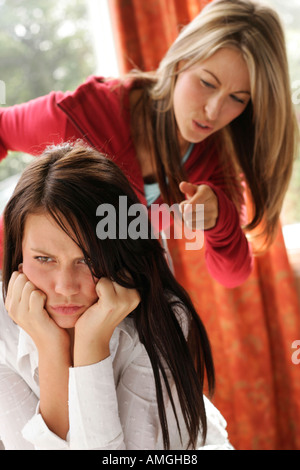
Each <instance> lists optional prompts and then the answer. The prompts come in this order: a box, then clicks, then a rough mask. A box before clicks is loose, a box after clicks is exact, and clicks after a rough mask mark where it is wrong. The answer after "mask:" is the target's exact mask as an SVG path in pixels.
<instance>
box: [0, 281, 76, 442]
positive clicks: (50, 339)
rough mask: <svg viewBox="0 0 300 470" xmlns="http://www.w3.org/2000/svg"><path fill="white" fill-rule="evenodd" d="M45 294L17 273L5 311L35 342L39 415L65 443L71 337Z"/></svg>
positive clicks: (11, 283) (8, 295) (9, 292)
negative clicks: (52, 314)
mask: <svg viewBox="0 0 300 470" xmlns="http://www.w3.org/2000/svg"><path fill="white" fill-rule="evenodd" d="M45 297H46V296H45V294H44V293H43V292H41V291H39V290H37V289H36V287H35V286H34V285H33V284H32V283H31V282H30V281H28V278H27V277H26V276H25V275H24V274H22V273H18V272H14V273H13V275H12V277H11V279H10V282H9V286H8V291H7V298H6V302H5V307H6V309H7V311H8V313H9V316H10V317H11V318H12V320H13V321H14V322H15V323H17V324H18V325H19V326H20V327H21V328H22V329H23V330H24V331H26V333H27V334H29V336H30V337H31V338H32V340H33V341H34V343H35V345H36V347H37V350H38V353H39V382H40V384H39V385H40V405H39V411H40V414H41V416H42V418H43V420H44V422H45V424H46V425H47V427H48V429H49V430H50V431H52V432H53V433H54V434H56V435H57V436H59V437H61V438H62V439H65V437H66V434H67V432H68V429H69V419H68V378H69V367H70V365H71V353H70V337H69V334H68V332H67V331H66V330H63V329H61V328H59V327H58V326H57V325H56V324H55V322H54V321H53V320H52V319H51V318H50V317H49V315H48V313H47V312H46V310H45V308H44V304H45V300H46V298H45Z"/></svg>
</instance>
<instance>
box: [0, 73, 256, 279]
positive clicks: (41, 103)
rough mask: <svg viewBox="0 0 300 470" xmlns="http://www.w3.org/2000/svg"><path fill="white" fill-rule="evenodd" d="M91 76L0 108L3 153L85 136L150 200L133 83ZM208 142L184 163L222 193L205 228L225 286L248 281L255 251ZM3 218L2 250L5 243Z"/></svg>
mask: <svg viewBox="0 0 300 470" xmlns="http://www.w3.org/2000/svg"><path fill="white" fill-rule="evenodd" d="M118 84H119V81H118V80H111V81H105V80H103V79H101V78H100V77H94V76H92V77H90V78H89V79H88V80H87V81H86V82H85V83H84V84H82V85H81V86H79V87H78V88H77V90H75V92H73V93H70V92H67V93H62V92H52V93H50V94H49V95H46V96H44V97H40V98H37V99H34V100H32V101H29V102H28V103H25V104H22V105H15V106H12V107H9V108H2V109H0V159H2V158H4V157H5V156H6V154H7V151H8V150H13V151H22V152H25V153H28V154H32V155H39V154H40V153H41V152H42V151H43V150H44V149H45V147H46V146H48V145H53V144H58V143H61V142H64V141H69V140H74V139H83V140H85V141H87V142H88V143H89V144H91V145H92V146H93V147H95V148H97V149H98V150H99V151H102V152H105V153H106V154H108V155H109V156H110V157H111V158H113V160H114V161H115V163H117V164H118V165H119V167H120V168H121V169H122V170H123V172H124V173H125V174H126V176H127V177H128V179H129V181H130V183H131V185H132V187H133V189H134V190H135V192H136V193H137V195H138V197H139V199H140V201H141V202H143V203H144V204H146V200H145V194H144V182H143V177H142V173H141V169H140V166H139V163H138V159H137V156H136V152H135V147H134V144H133V140H132V136H131V130H130V107H129V90H130V84H129V83H128V84H125V85H122V86H117V85H118ZM206 150H207V149H206V143H205V141H204V142H201V143H200V144H196V145H195V146H194V149H193V152H192V154H191V155H190V157H189V159H188V160H187V162H186V163H185V169H186V171H187V174H188V178H189V181H190V182H192V183H194V184H207V185H209V186H210V187H211V188H212V189H213V190H214V192H215V194H216V195H217V197H218V207H219V216H218V220H217V224H216V226H215V227H214V228H213V229H210V230H207V231H205V257H206V263H207V268H208V270H209V272H210V274H211V275H212V276H213V277H214V278H215V279H216V280H217V281H219V282H220V283H221V284H223V285H224V286H226V287H235V286H237V285H239V284H241V283H242V282H244V281H245V280H246V279H247V277H248V276H249V274H250V272H251V267H252V256H251V250H250V247H249V244H248V241H247V239H246V237H245V235H244V233H243V231H242V229H241V227H240V217H239V214H238V212H237V210H236V208H235V206H234V204H233V202H232V201H231V200H230V199H229V197H228V196H227V195H226V189H225V188H226V186H225V180H224V175H223V171H222V167H221V165H220V163H219V159H218V155H217V153H216V151H215V150H213V149H212V150H210V151H209V152H208V151H206ZM156 202H157V203H160V202H162V201H161V200H160V199H159V200H158V201H156ZM1 239H2V230H1V223H0V254H1V247H2V242H1Z"/></svg>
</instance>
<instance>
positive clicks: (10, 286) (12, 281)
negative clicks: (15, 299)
mask: <svg viewBox="0 0 300 470" xmlns="http://www.w3.org/2000/svg"><path fill="white" fill-rule="evenodd" d="M18 276H19V273H18V271H14V272H13V273H12V275H11V278H10V280H9V283H8V287H7V294H6V299H5V308H6V309H7V310H8V307H9V304H10V302H11V296H12V292H13V288H14V284H15V281H16V279H17V277H18Z"/></svg>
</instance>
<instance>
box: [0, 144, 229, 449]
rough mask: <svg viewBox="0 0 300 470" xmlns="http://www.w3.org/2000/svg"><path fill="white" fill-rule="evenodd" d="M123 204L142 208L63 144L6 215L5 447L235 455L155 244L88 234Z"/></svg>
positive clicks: (110, 169) (36, 165)
mask: <svg viewBox="0 0 300 470" xmlns="http://www.w3.org/2000/svg"><path fill="white" fill-rule="evenodd" d="M120 196H123V197H124V196H125V197H126V198H127V205H128V207H129V208H130V207H132V206H133V205H134V204H136V203H138V202H139V201H138V198H137V196H136V195H135V193H134V191H133V190H132V189H131V188H130V185H129V183H128V181H127V179H126V177H125V176H124V175H123V173H122V172H121V170H120V169H119V168H118V167H117V166H116V165H115V164H114V163H113V162H112V161H111V160H109V159H108V158H106V157H105V156H103V155H101V154H99V153H98V152H97V151H95V150H93V149H90V148H88V147H86V146H84V145H82V143H77V144H76V145H70V144H65V145H62V146H58V147H51V148H49V149H47V150H46V151H45V152H44V154H43V155H42V156H41V157H40V158H39V159H37V160H35V161H34V162H33V163H32V164H31V165H30V166H29V167H28V168H27V169H26V170H25V171H24V173H23V175H22V176H21V179H20V181H19V183H18V185H17V187H16V189H15V191H14V194H13V195H12V197H11V199H10V201H9V202H8V204H7V206H6V208H5V212H4V234H5V240H4V265H3V297H4V300H5V308H6V309H5V308H4V306H2V305H1V307H0V436H1V439H2V440H3V442H4V445H5V447H6V448H8V449H12V448H17V449H27V448H29V449H30V448H33V449H186V448H189V449H195V448H198V447H199V446H204V448H206V446H213V447H214V448H221V449H226V448H230V444H229V442H228V440H227V433H226V431H225V423H224V420H223V418H222V417H221V415H220V414H219V412H218V411H217V410H216V409H215V408H214V407H213V405H212V404H211V403H210V401H209V400H208V399H207V398H205V397H204V395H203V386H204V379H205V377H206V378H207V387H208V389H209V390H210V391H212V389H213V385H214V371H213V360H212V356H211V351H210V346H209V341H208V338H207V335H206V332H205V328H204V326H203V324H202V322H201V320H200V319H199V316H198V314H197V313H196V311H195V309H194V307H193V305H192V303H191V301H190V299H189V297H188V295H187V294H186V292H185V291H184V290H183V288H182V287H180V285H179V284H178V283H177V281H176V280H175V278H174V277H173V274H172V273H171V271H170V269H169V267H168V264H167V262H166V259H165V256H164V251H163V249H162V247H161V244H160V243H159V241H158V240H156V239H155V238H151V237H150V236H149V237H147V238H146V237H145V238H139V237H119V238H114V237H110V236H108V237H106V238H105V237H104V236H103V237H102V239H100V238H99V236H97V233H98V231H97V226H98V224H99V217H98V216H97V215H96V214H97V211H98V208H99V206H101V205H102V204H110V205H111V207H113V208H114V210H115V211H116V218H115V222H116V224H117V226H118V223H119V217H120V214H119V198H120ZM129 212H130V211H129ZM131 220H132V217H130V215H128V223H130V221H131ZM145 223H146V224H149V221H148V216H147V213H146V212H145ZM98 235H99V234H98ZM7 312H8V313H7Z"/></svg>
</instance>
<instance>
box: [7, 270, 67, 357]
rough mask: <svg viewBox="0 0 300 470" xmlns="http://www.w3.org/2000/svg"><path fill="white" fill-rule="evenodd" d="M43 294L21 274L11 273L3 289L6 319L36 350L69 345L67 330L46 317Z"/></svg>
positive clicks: (44, 295)
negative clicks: (8, 317)
mask: <svg viewBox="0 0 300 470" xmlns="http://www.w3.org/2000/svg"><path fill="white" fill-rule="evenodd" d="M45 303H46V294H45V293H44V292H42V291H41V290H39V289H37V287H36V286H35V285H34V284H33V283H32V282H30V281H29V279H28V278H27V276H26V275H25V274H23V273H21V272H18V271H15V272H13V274H12V276H11V278H10V281H9V284H8V289H7V296H6V300H5V308H6V310H7V312H8V315H9V316H10V318H11V319H12V320H13V321H14V322H15V323H16V324H17V325H19V326H20V327H21V328H22V329H23V330H24V331H26V333H27V334H28V335H29V336H30V337H31V338H32V340H33V341H34V343H35V345H36V347H37V348H38V350H39V349H40V348H46V347H47V346H48V345H49V343H50V342H51V344H53V342H55V344H56V345H57V344H58V343H60V344H64V345H65V344H66V345H67V346H69V344H68V343H69V342H70V337H69V335H68V333H67V331H65V330H63V329H62V328H60V327H59V326H58V325H56V323H55V322H54V321H53V320H52V319H51V318H50V316H49V315H48V313H47V311H46V309H45Z"/></svg>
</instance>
